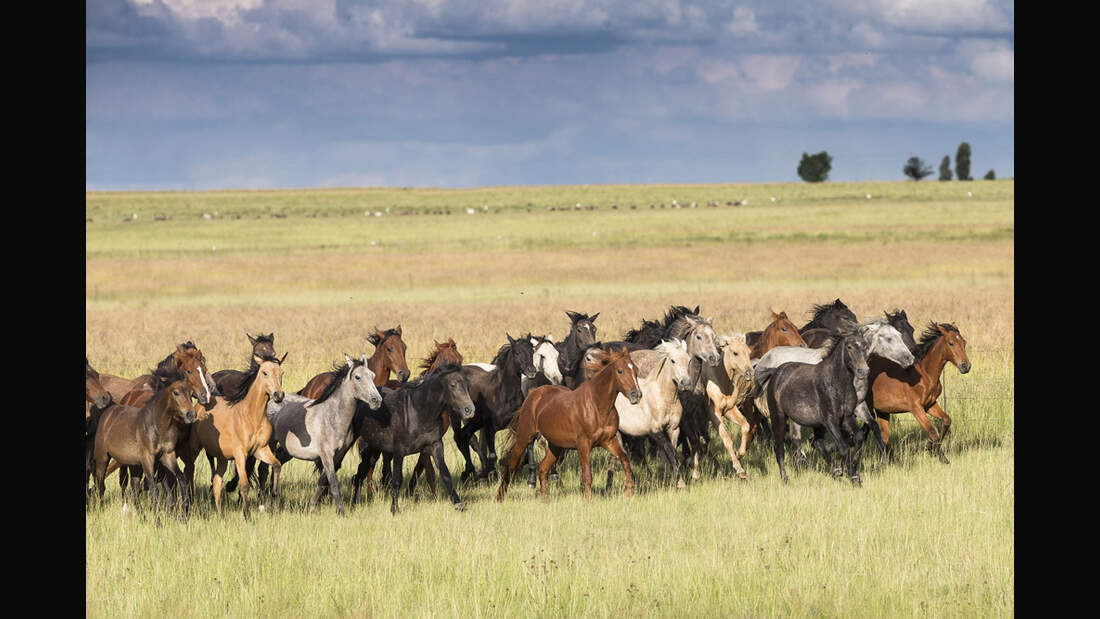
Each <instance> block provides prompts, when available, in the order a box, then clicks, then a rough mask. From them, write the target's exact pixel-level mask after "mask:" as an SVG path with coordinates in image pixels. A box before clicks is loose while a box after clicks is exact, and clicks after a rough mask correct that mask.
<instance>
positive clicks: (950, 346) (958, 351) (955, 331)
mask: <svg viewBox="0 0 1100 619" xmlns="http://www.w3.org/2000/svg"><path fill="white" fill-rule="evenodd" d="M936 329H937V330H938V331H939V332H940V334H941V338H940V339H941V340H942V341H943V342H945V343H946V346H944V350H943V352H944V356H945V357H946V358H947V360H948V361H950V362H951V363H953V364H954V365H955V367H956V368H958V369H959V373H960V374H966V373H967V372H969V371H970V357H969V356H967V354H966V340H965V339H964V338H963V336H962V333H960V332H959V328H958V327H956V326H955V325H954V324H947V323H940V324H938V325H936Z"/></svg>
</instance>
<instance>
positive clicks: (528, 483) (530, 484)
mask: <svg viewBox="0 0 1100 619" xmlns="http://www.w3.org/2000/svg"><path fill="white" fill-rule="evenodd" d="M527 487H528V488H530V489H532V490H534V489H535V482H533V481H529V482H527Z"/></svg>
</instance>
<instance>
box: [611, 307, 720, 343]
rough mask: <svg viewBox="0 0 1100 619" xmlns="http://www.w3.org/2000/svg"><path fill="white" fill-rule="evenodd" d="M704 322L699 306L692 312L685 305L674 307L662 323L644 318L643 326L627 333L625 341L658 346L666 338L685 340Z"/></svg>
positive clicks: (669, 309)
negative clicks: (688, 334) (689, 333)
mask: <svg viewBox="0 0 1100 619" xmlns="http://www.w3.org/2000/svg"><path fill="white" fill-rule="evenodd" d="M704 322H705V321H704V320H703V318H702V317H701V316H699V307H698V306H696V307H695V309H694V310H691V309H688V308H687V307H684V306H683V305H672V306H670V307H669V308H668V311H667V312H665V316H664V318H663V319H662V320H661V321H660V322H658V321H656V320H646V319H644V318H643V319H642V326H641V327H640V328H638V329H631V330H630V331H627V332H626V334H625V335H623V341H624V342H632V343H636V344H642V345H645V344H650V345H656V344H657V343H658V342H659V341H660V340H662V339H665V338H670V337H673V338H679V339H683V337H684V335H686V334H687V333H688V332H690V331H691V330H692V329H694V328H695V326H696V325H698V324H702V323H704Z"/></svg>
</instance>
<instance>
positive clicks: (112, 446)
mask: <svg viewBox="0 0 1100 619" xmlns="http://www.w3.org/2000/svg"><path fill="white" fill-rule="evenodd" d="M172 378H173V380H171V382H166V383H164V385H163V386H162V387H161V388H160V389H158V390H157V391H156V393H154V394H153V397H152V398H150V399H149V400H148V401H147V402H146V403H145V405H143V406H142V407H140V408H138V407H136V406H127V405H124V404H116V405H113V406H111V407H110V408H108V409H107V410H106V411H104V413H103V416H102V417H101V418H100V421H99V427H98V429H97V431H96V433H95V450H94V455H93V458H94V462H95V483H96V488H97V489H98V490H99V498H100V500H101V501H102V500H103V494H104V492H105V491H106V486H105V484H104V483H103V480H104V478H105V477H106V476H107V463H108V461H110V460H114V461H116V462H118V463H119V464H121V465H122V466H125V467H129V468H130V469H131V471H132V472H133V476H134V484H133V485H131V497H132V498H133V499H134V500H136V498H137V479H138V473H139V470H138V469H139V468H140V472H141V473H144V476H145V489H146V490H148V491H149V492H150V493H152V497H153V509H154V511H155V510H156V505H157V494H156V492H155V484H154V482H153V468H154V466H156V465H158V464H159V465H160V466H163V467H164V468H165V469H167V470H168V471H169V472H170V473H171V474H172V475H173V476H174V477H175V478H176V480H177V481H178V482H179V483H180V485H181V488H182V489H183V490H184V491H183V492H182V493H181V494H182V496H183V509H184V512H185V513H186V512H187V511H188V509H189V507H190V502H189V499H188V497H187V492H186V488H187V485H186V484H187V481H186V479H185V478H184V476H183V473H181V472H180V470H179V467H178V466H177V465H176V444H177V442H178V439H179V436H180V434H181V433H182V432H183V430H184V428H185V427H186V426H187V425H189V424H191V423H193V422H194V421H195V419H196V416H197V414H196V411H195V407H194V406H193V405H192V403H191V398H192V397H193V396H194V393H193V392H192V390H191V385H190V383H189V382H188V381H187V380H186V379H185V378H184V376H183V374H182V373H180V372H177V373H175V375H174V376H173V377H172ZM123 500H125V493H124V494H123Z"/></svg>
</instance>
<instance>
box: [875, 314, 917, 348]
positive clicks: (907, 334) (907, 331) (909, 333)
mask: <svg viewBox="0 0 1100 619" xmlns="http://www.w3.org/2000/svg"><path fill="white" fill-rule="evenodd" d="M882 313H883V314H885V315H886V322H888V323H890V326H891V327H893V328H895V329H897V330H898V333H900V334H901V339H902V341H903V342H905V347H906V348H908V349H909V351H910V352H912V351H914V350H916V349H917V342H916V340H914V339H913V333H914V331H915V329H913V325H911V324H909V317H908V316H906V315H905V310H899V309H896V310H894V311H893V312H887V311H883V312H882Z"/></svg>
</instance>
